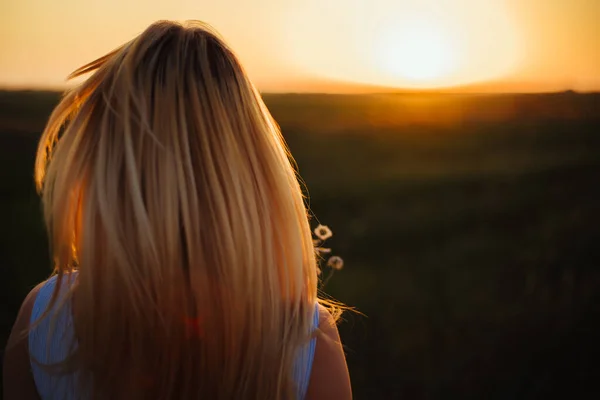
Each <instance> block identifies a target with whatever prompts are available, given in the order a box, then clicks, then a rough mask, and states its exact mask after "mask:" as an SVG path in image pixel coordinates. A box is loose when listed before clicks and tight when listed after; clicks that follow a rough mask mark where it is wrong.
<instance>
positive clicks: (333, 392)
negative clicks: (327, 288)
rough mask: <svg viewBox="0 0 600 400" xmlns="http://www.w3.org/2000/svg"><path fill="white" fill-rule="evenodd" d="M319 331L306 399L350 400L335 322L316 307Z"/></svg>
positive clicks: (349, 390)
mask: <svg viewBox="0 0 600 400" xmlns="http://www.w3.org/2000/svg"><path fill="white" fill-rule="evenodd" d="M318 312H319V331H318V335H317V344H316V349H315V356H314V361H313V366H312V371H311V375H310V381H309V385H308V391H307V394H306V398H307V399H309V400H320V399H340V400H344V399H351V398H352V390H351V387H350V375H349V373H348V367H347V365H346V357H345V355H344V350H343V347H342V343H341V340H340V334H339V332H338V329H337V324H336V319H335V318H334V316H333V315H332V314H331V313H330V312H329V310H328V309H327V308H326V307H324V306H322V305H319V308H318Z"/></svg>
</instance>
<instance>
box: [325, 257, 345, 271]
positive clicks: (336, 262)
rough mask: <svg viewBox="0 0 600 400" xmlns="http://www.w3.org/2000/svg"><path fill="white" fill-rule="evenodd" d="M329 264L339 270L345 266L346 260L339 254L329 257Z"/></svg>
mask: <svg viewBox="0 0 600 400" xmlns="http://www.w3.org/2000/svg"><path fill="white" fill-rule="evenodd" d="M327 266H328V267H331V268H332V269H335V270H337V271H339V270H340V269H342V268H344V260H343V259H342V258H341V257H338V256H332V257H329V260H327Z"/></svg>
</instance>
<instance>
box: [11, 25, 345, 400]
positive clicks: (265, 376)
mask: <svg viewBox="0 0 600 400" xmlns="http://www.w3.org/2000/svg"><path fill="white" fill-rule="evenodd" d="M89 72H93V75H91V77H90V78H89V79H87V81H85V82H84V83H82V84H81V85H79V86H78V87H76V88H75V89H73V90H70V91H69V92H68V93H67V94H66V96H65V97H64V98H63V100H62V101H61V102H60V104H59V105H58V106H57V107H56V109H55V110H54V112H53V113H52V115H51V117H50V120H49V122H48V124H47V126H46V129H45V131H44V133H43V135H42V138H41V141H40V145H39V149H38V155H37V160H36V170H35V176H36V182H37V185H38V188H39V189H40V191H41V194H42V199H43V206H44V216H45V221H46V225H47V228H48V232H49V236H50V239H51V248H52V254H53V258H54V262H55V274H54V276H53V277H52V278H50V279H49V280H47V281H46V282H43V283H42V284H40V285H39V286H37V287H36V288H35V289H34V290H33V291H32V292H31V293H30V294H29V296H28V297H27V298H26V300H25V302H24V304H23V306H22V308H21V311H20V313H19V316H18V318H17V321H16V323H15V326H14V328H13V333H12V335H11V339H10V343H9V348H8V350H7V352H6V356H5V364H4V365H5V367H4V390H5V398H6V399H7V400H10V399H17V398H18V399H29V398H41V399H43V400H46V399H75V398H83V399H88V398H89V399H92V398H94V399H95V398H98V399H196V398H202V399H260V400H264V399H288V398H298V399H300V398H307V399H347V398H351V390H350V381H349V377H348V371H347V367H346V363H345V359H344V354H343V351H342V347H341V345H340V341H339V335H338V332H337V328H336V325H335V322H334V318H333V317H332V314H331V313H330V312H329V311H328V310H327V309H326V308H324V307H323V306H320V305H319V304H318V299H317V265H316V261H315V250H314V246H313V242H312V237H311V232H310V228H309V224H308V220H307V210H306V208H305V206H304V202H303V198H302V193H301V190H300V186H299V184H298V181H297V178H296V175H295V171H294V169H293V167H292V165H291V163H290V154H289V153H288V151H287V149H286V147H285V144H284V141H283V139H282V137H281V135H280V132H279V130H278V128H277V125H276V124H275V122H274V121H273V119H272V117H271V116H270V114H269V112H268V110H267V108H266V107H265V105H264V103H263V102H262V100H261V97H260V95H259V93H258V92H257V90H256V89H255V88H254V86H253V85H252V83H251V82H250V81H249V79H248V77H247V76H246V74H245V72H244V70H243V68H242V67H241V65H240V63H239V61H238V60H237V58H236V57H235V55H234V54H233V52H232V51H231V50H230V49H229V47H227V45H225V44H224V42H223V41H222V40H221V39H220V38H219V37H218V35H217V34H216V33H214V32H212V31H211V30H210V29H209V28H208V27H207V26H205V25H203V24H201V23H198V22H188V23H186V24H185V25H180V24H177V23H173V22H164V21H163V22H158V23H155V24H153V25H151V26H150V27H149V28H148V29H147V30H146V31H145V32H143V33H142V34H141V35H140V36H138V37H136V38H135V39H133V40H132V41H130V42H128V43H126V44H125V45H123V46H121V47H120V48H118V49H116V50H115V51H113V52H111V53H110V54H107V55H106V56H104V57H102V58H99V59H98V60H96V61H93V62H92V63H90V64H88V65H85V66H83V67H81V68H80V69H78V70H77V71H75V72H74V73H73V74H72V75H71V77H77V76H80V75H83V74H86V73H89ZM23 331H28V335H27V337H26V338H25V339H23V337H22V335H21V333H22V332H23Z"/></svg>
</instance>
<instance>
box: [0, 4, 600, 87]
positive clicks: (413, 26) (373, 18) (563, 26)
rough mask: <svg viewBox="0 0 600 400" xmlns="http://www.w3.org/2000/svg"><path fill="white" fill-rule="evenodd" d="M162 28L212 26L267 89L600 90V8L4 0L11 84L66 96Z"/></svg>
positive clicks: (5, 58) (2, 41)
mask: <svg viewBox="0 0 600 400" xmlns="http://www.w3.org/2000/svg"><path fill="white" fill-rule="evenodd" d="M157 19H178V20H185V19H200V20H204V21H206V22H208V23H210V24H211V25H213V26H214V27H215V28H216V29H217V30H218V31H220V32H221V34H222V35H223V36H224V37H225V39H226V40H227V41H228V42H229V43H230V44H231V46H232V47H233V48H234V50H235V51H236V52H237V54H238V55H239V57H240V58H241V60H242V62H243V63H244V65H245V66H246V69H247V70H248V72H249V73H250V76H251V77H252V78H253V79H254V81H255V82H256V83H257V85H258V87H259V88H260V89H261V90H263V91H353V90H360V91H364V90H370V89H369V88H370V87H371V88H372V90H381V88H391V89H402V88H406V89H422V88H425V89H432V88H434V89H435V88H449V87H457V86H465V85H466V86H467V87H469V86H475V87H479V88H484V90H490V91H503V90H506V91H553V90H565V89H575V90H581V91H598V90H600V0H255V1H250V0H219V1H216V0H211V1H205V0H194V1H190V0H171V1H166V0H103V1H90V0H0V86H3V87H19V88H37V87H43V88H60V87H63V86H64V85H65V77H66V76H67V75H68V74H69V73H70V72H71V71H72V70H74V69H75V68H77V67H79V66H80V65H82V64H84V63H86V62H88V61H91V60H93V59H95V58H97V57H99V56H101V55H103V54H104V53H106V52H108V51H110V50H111V49H113V48H115V47H117V46H118V45H120V44H122V43H123V42H125V41H127V40H129V39H130V38H132V37H133V36H135V35H136V34H138V33H140V32H141V31H142V30H143V29H144V28H145V27H146V26H147V25H148V24H150V23H152V22H153V21H155V20H157Z"/></svg>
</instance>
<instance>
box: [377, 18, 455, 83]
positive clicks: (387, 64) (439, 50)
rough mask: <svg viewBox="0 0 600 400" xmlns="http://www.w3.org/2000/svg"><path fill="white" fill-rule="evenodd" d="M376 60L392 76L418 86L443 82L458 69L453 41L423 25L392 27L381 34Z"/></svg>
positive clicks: (421, 23)
mask: <svg viewBox="0 0 600 400" xmlns="http://www.w3.org/2000/svg"><path fill="white" fill-rule="evenodd" d="M379 36H380V38H379V39H378V45H377V46H376V47H375V54H374V60H376V62H377V63H379V64H380V66H381V68H382V69H384V70H385V72H387V73H389V74H390V75H391V76H394V75H395V76H396V77H400V78H405V79H408V80H410V81H413V82H415V83H425V82H431V81H432V80H436V79H439V78H444V77H445V76H446V75H447V74H448V73H450V72H452V70H453V69H454V68H455V67H456V56H457V54H456V51H457V50H456V48H455V46H454V44H453V43H452V40H451V37H450V36H449V35H447V34H444V32H442V31H440V30H439V29H437V28H436V26H435V25H430V24H427V23H425V22H423V21H413V22H411V23H407V24H404V25H402V26H400V27H396V26H393V27H391V28H388V29H384V30H383V31H382V32H381V33H380V35H379Z"/></svg>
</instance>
